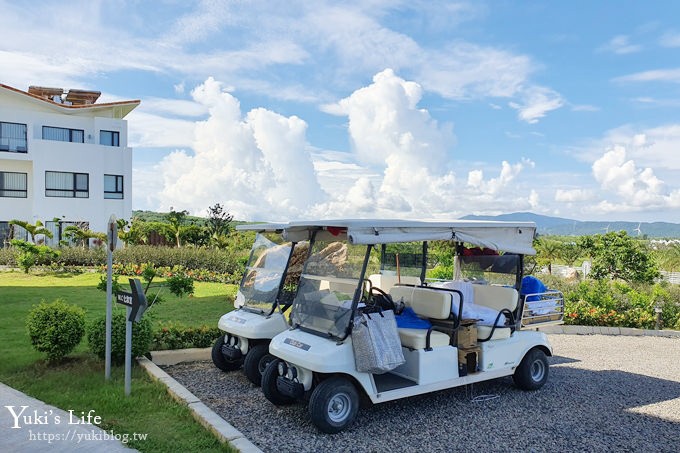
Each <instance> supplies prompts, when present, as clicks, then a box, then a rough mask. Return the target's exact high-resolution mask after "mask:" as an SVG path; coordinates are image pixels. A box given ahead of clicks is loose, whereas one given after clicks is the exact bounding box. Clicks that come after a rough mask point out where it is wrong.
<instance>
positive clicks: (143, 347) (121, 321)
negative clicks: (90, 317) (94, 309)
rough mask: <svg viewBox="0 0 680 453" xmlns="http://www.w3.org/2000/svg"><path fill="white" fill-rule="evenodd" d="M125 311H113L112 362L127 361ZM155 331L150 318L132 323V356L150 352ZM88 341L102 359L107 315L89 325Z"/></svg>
mask: <svg viewBox="0 0 680 453" xmlns="http://www.w3.org/2000/svg"><path fill="white" fill-rule="evenodd" d="M126 322H127V319H126V315H125V313H122V312H120V311H119V312H118V313H113V316H112V317H111V363H117V364H121V363H123V362H124V361H125V323H126ZM152 337H153V333H152V330H151V321H149V318H142V319H141V320H140V321H139V322H133V323H132V357H139V356H142V355H144V354H146V353H147V352H149V347H150V345H151V339H152ZM87 342H88V344H89V346H90V351H92V352H93V353H94V354H95V355H96V356H97V357H99V358H100V359H104V358H105V357H104V356H105V355H106V316H102V317H101V318H98V319H96V320H95V321H94V322H92V323H91V324H90V325H89V326H88V327H87Z"/></svg>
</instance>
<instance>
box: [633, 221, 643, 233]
mask: <svg viewBox="0 0 680 453" xmlns="http://www.w3.org/2000/svg"><path fill="white" fill-rule="evenodd" d="M640 226H642V222H640V223H638V226H637V228H635V229H634V230H633V231H637V235H638V236H640V235H641V234H642V230H641V229H640Z"/></svg>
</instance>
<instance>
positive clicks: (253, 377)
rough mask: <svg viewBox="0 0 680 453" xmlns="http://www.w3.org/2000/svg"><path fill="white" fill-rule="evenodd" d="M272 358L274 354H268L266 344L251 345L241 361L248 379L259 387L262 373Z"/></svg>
mask: <svg viewBox="0 0 680 453" xmlns="http://www.w3.org/2000/svg"><path fill="white" fill-rule="evenodd" d="M272 360H274V356H273V355H271V354H269V345H268V344H258V345H256V346H253V347H252V348H251V349H250V351H248V354H246V358H245V360H244V361H243V371H244V372H245V373H246V376H248V380H250V382H252V383H253V384H255V385H256V386H258V387H259V386H260V384H261V383H262V374H264V370H265V369H266V368H267V365H269V362H271V361H272Z"/></svg>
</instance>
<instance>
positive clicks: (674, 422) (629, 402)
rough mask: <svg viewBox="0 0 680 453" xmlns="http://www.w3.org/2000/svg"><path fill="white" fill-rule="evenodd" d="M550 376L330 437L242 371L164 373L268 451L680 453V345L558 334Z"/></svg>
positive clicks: (394, 414) (411, 404)
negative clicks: (538, 383)
mask: <svg viewBox="0 0 680 453" xmlns="http://www.w3.org/2000/svg"><path fill="white" fill-rule="evenodd" d="M549 338H550V342H551V343H552V345H553V348H554V354H555V356H554V357H551V358H550V359H549V361H550V376H549V378H548V382H547V383H546V385H545V386H543V388H541V389H540V390H538V391H535V392H525V391H522V390H519V389H517V388H516V387H515V386H514V385H513V382H512V378H510V377H507V378H502V379H496V380H494V381H489V382H484V383H479V384H475V385H473V386H467V387H458V388H454V389H449V390H443V391H440V392H436V393H431V394H427V395H421V396H415V397H412V398H406V399H402V400H398V401H392V402H387V403H382V404H376V405H374V406H372V407H362V408H361V409H360V410H359V415H358V416H357V419H356V421H355V422H354V424H353V425H352V426H351V427H350V428H349V429H347V430H345V431H343V432H341V433H338V434H334V435H329V434H323V433H321V432H320V431H318V430H317V429H316V428H315V427H314V425H313V424H312V423H311V420H310V418H309V413H308V411H307V406H306V404H303V403H298V404H294V405H292V406H286V407H276V406H274V405H272V404H271V403H270V402H269V401H267V399H266V398H265V397H264V395H262V392H261V390H260V388H259V387H255V386H253V385H252V384H251V383H250V382H249V381H248V379H247V378H246V377H245V375H244V374H243V373H242V372H240V371H237V372H232V373H224V372H222V371H220V370H218V369H217V368H215V366H213V364H212V363H211V362H194V363H188V364H179V365H175V366H170V367H164V369H165V370H166V372H167V373H168V374H170V375H171V376H172V377H174V378H175V379H176V380H177V381H179V382H180V383H181V384H182V385H184V386H185V387H186V388H187V389H189V390H190V391H191V392H192V393H194V394H195V395H196V396H198V397H199V398H201V400H202V401H203V402H204V403H205V404H206V405H208V406H209V407H210V408H211V409H213V410H214V411H215V412H217V413H218V414H219V415H220V416H222V417H223V418H224V419H225V420H227V421H228V422H229V423H231V424H232V425H233V426H234V427H235V428H236V429H238V430H239V431H241V432H242V433H243V434H244V435H245V436H246V437H247V438H248V439H250V440H251V442H253V443H254V444H255V445H257V446H258V447H259V448H261V449H262V450H263V451H265V452H303V451H304V452H310V451H314V452H324V453H332V452H347V451H352V452H394V451H423V452H425V451H427V452H452V451H504V452H505V451H510V452H514V451H517V452H520V451H521V452H543V451H545V452H555V451H560V452H565V451H578V452H587V451H595V452H600V451H607V450H609V451H645V452H673V453H675V452H678V451H680V338H662V337H626V336H606V335H549Z"/></svg>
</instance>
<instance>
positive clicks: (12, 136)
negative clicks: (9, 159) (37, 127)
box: [0, 122, 28, 153]
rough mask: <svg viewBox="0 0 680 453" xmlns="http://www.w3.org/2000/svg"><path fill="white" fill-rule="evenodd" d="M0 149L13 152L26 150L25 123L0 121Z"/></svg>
mask: <svg viewBox="0 0 680 453" xmlns="http://www.w3.org/2000/svg"><path fill="white" fill-rule="evenodd" d="M0 151H9V152H13V153H25V152H27V151H28V145H27V142H26V125H25V124H18V123H2V122H0Z"/></svg>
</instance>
